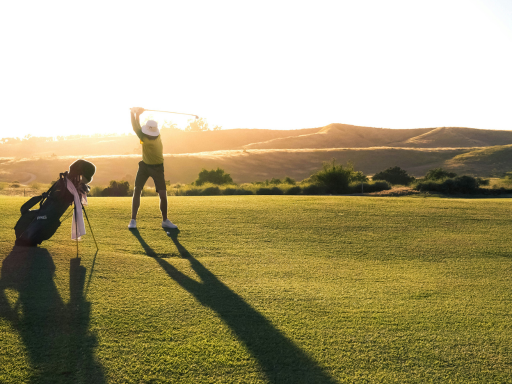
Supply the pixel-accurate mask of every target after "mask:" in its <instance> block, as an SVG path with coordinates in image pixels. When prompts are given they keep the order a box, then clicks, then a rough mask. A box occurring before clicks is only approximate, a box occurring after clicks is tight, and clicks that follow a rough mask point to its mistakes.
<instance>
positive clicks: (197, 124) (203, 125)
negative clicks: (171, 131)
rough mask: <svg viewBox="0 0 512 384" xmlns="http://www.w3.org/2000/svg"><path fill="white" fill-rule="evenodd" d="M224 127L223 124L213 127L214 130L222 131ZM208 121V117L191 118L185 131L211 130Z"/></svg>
mask: <svg viewBox="0 0 512 384" xmlns="http://www.w3.org/2000/svg"><path fill="white" fill-rule="evenodd" d="M221 129H222V127H221V126H219V125H216V126H215V127H213V130H214V131H220V130H221ZM209 130H210V129H209V128H208V122H207V121H206V119H204V118H202V117H200V118H199V119H195V120H189V121H188V125H187V126H186V127H185V131H187V132H203V131H209Z"/></svg>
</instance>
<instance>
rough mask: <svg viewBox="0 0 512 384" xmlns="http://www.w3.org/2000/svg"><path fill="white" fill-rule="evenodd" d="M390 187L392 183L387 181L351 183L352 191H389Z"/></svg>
mask: <svg viewBox="0 0 512 384" xmlns="http://www.w3.org/2000/svg"><path fill="white" fill-rule="evenodd" d="M361 184H362V185H361ZM388 189H391V185H389V184H388V182H387V181H375V182H372V183H352V184H350V190H351V193H371V192H380V191H387V190H388Z"/></svg>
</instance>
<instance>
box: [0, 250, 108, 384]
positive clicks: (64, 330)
mask: <svg viewBox="0 0 512 384" xmlns="http://www.w3.org/2000/svg"><path fill="white" fill-rule="evenodd" d="M54 272H55V264H54V263H53V260H52V257H51V256H50V254H49V253H48V251H47V250H46V249H44V248H36V247H16V246H15V247H14V248H13V249H12V251H11V252H10V253H9V255H8V256H7V257H6V258H5V259H4V261H3V263H2V272H1V277H0V317H3V318H4V319H6V320H8V321H9V322H10V323H11V326H12V327H13V328H14V329H16V330H17V331H18V333H19V335H20V336H21V339H22V340H23V344H24V345H25V349H26V351H27V353H28V358H29V361H30V364H31V368H32V369H31V374H32V376H31V378H30V380H31V382H33V383H42V382H48V383H61V382H62V383H104V382H105V378H104V374H103V369H102V367H101V365H100V364H99V363H98V361H96V359H95V358H94V348H95V346H96V337H95V336H94V335H93V334H91V333H90V332H89V331H88V327H89V319H90V313H91V304H90V303H89V302H87V301H86V300H85V297H84V295H83V289H84V283H85V274H86V268H85V267H83V266H81V265H80V259H71V262H70V270H69V291H70V295H69V296H70V300H69V303H67V304H65V303H64V302H63V300H62V298H61V297H60V295H59V292H58V290H57V287H56V285H55V283H54V281H53V275H54Z"/></svg>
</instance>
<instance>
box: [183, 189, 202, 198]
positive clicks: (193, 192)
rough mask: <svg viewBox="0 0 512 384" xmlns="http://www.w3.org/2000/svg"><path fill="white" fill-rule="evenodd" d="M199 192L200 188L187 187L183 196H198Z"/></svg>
mask: <svg viewBox="0 0 512 384" xmlns="http://www.w3.org/2000/svg"><path fill="white" fill-rule="evenodd" d="M200 193H201V190H200V189H187V190H186V191H185V196H199V194H200Z"/></svg>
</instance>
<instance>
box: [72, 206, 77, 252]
mask: <svg viewBox="0 0 512 384" xmlns="http://www.w3.org/2000/svg"><path fill="white" fill-rule="evenodd" d="M73 209H74V210H75V237H76V239H75V241H76V258H77V259H78V219H77V211H76V204H75V203H73Z"/></svg>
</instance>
